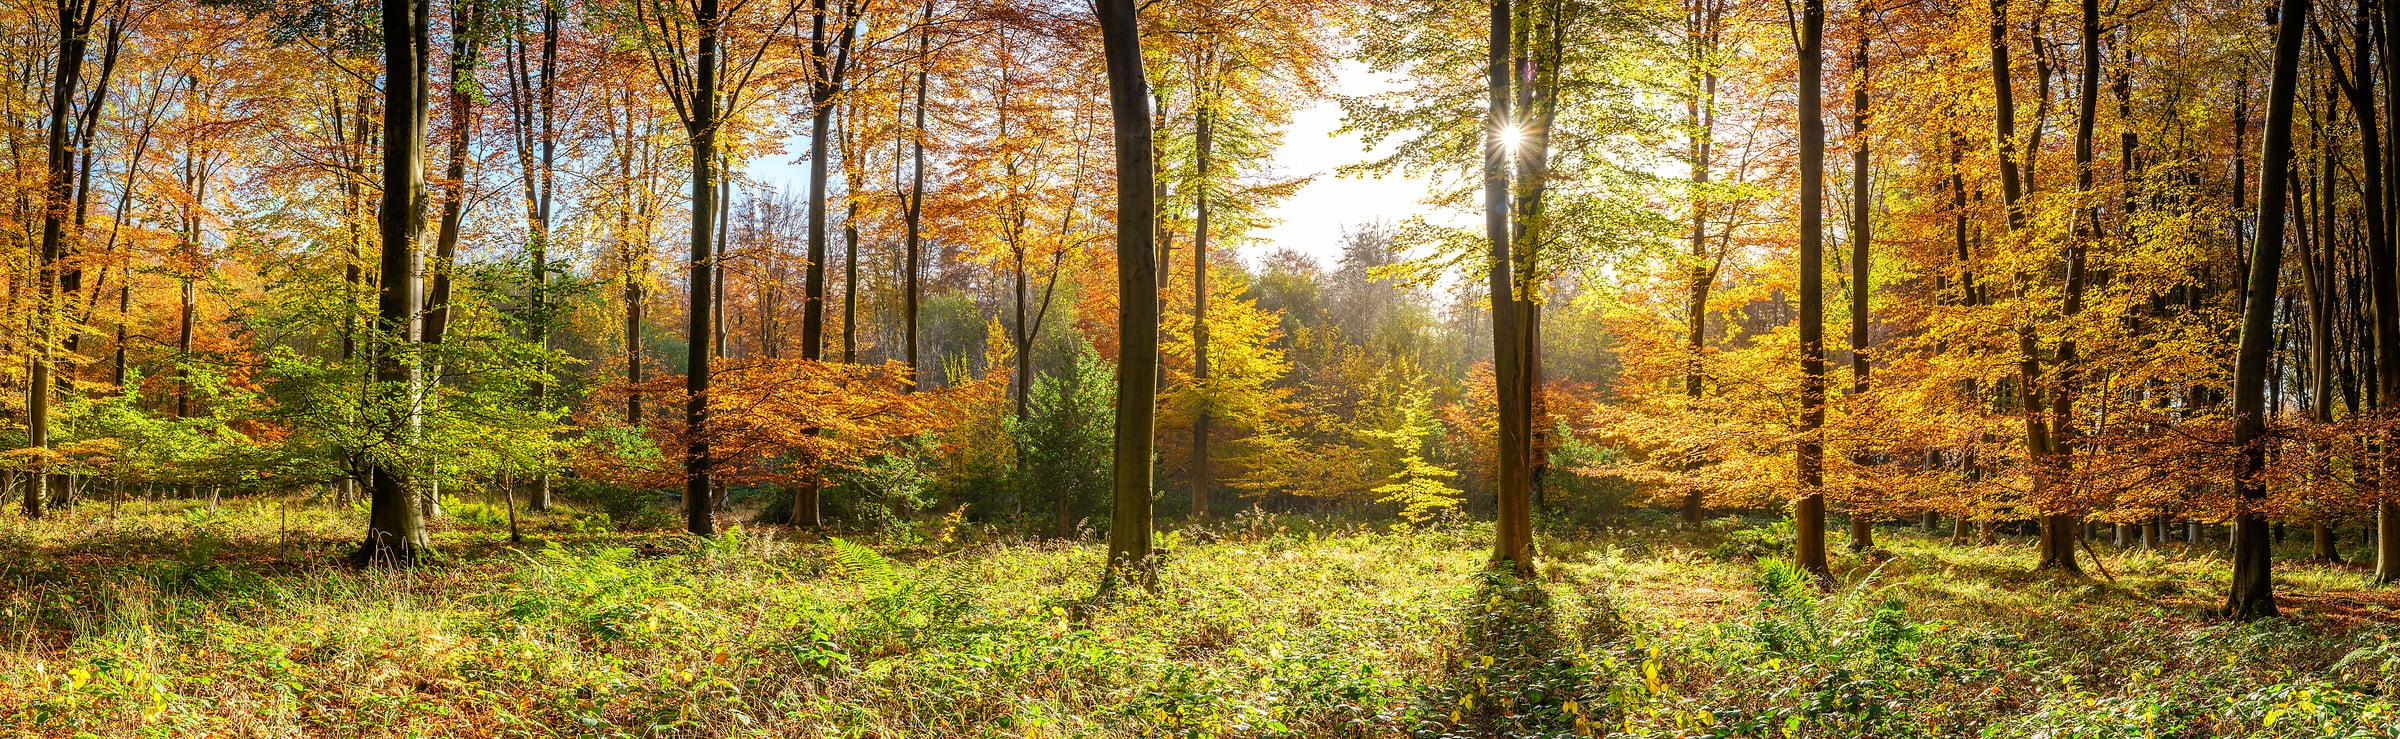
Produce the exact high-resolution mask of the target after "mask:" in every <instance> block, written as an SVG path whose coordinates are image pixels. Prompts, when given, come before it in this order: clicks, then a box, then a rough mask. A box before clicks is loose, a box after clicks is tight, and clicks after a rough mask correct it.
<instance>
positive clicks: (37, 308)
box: [25, 0, 100, 518]
mask: <svg viewBox="0 0 2400 739" xmlns="http://www.w3.org/2000/svg"><path fill="white" fill-rule="evenodd" d="M99 12H100V1H99V0H58V43H57V46H56V48H57V51H58V54H57V59H56V61H55V62H54V63H53V66H52V69H51V77H50V117H49V122H50V134H49V142H48V143H49V145H48V149H47V151H48V159H47V160H46V166H47V169H46V170H45V172H44V175H45V181H44V186H43V188H42V246H41V252H40V253H39V254H37V255H35V256H36V258H37V259H38V260H39V262H38V263H37V266H36V268H35V273H36V277H35V279H37V280H38V281H39V282H40V283H41V284H40V287H39V288H37V289H36V290H35V293H34V300H35V301H36V302H35V305H34V314H35V317H34V321H33V324H34V326H35V327H36V333H35V335H34V336H33V340H34V342H35V348H34V354H35V356H34V357H33V362H32V364H33V367H32V370H33V371H32V372H31V373H30V377H29V378H28V380H27V382H26V401H25V435H26V440H27V443H28V445H30V446H33V447H36V448H43V449H46V448H48V447H49V446H50V394H51V393H52V392H53V388H52V387H51V385H52V381H51V379H50V376H51V372H52V369H53V368H52V363H53V362H55V361H56V359H55V358H54V357H53V356H52V353H51V347H50V345H51V342H52V340H53V336H52V331H53V330H54V327H53V325H52V324H53V323H54V322H55V321H56V316H57V314H58V311H57V310H56V305H55V304H56V303H57V300H58V296H57V290H58V270H59V257H60V253H61V251H62V250H63V249H65V248H66V245H67V233H66V229H67V221H68V215H69V208H70V207H71V204H72V203H73V202H74V201H75V192H74V188H75V150H74V148H73V146H72V142H71V139H72V137H73V136H74V131H75V130H76V126H75V123H76V121H75V118H76V117H75V115H74V109H75V108H74V105H75V89H76V87H77V86H78V85H79V84H81V82H82V79H83V65H84V54H85V51H86V47H88V46H90V43H91V31H92V23H93V21H94V20H95V19H96V18H98V16H99ZM50 485H51V480H50V473H49V462H48V460H47V459H45V460H43V461H42V462H41V463H40V466H39V467H37V468H36V470H35V471H34V472H33V473H32V475H31V479H30V480H29V482H28V484H27V485H26V486H25V517H26V518H41V517H42V509H43V506H44V504H46V503H47V502H48V499H49V497H50Z"/></svg>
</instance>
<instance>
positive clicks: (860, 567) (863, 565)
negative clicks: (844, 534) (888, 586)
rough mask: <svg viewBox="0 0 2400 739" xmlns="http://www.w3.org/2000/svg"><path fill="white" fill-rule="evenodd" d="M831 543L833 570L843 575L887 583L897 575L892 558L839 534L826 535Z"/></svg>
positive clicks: (877, 582)
mask: <svg viewBox="0 0 2400 739" xmlns="http://www.w3.org/2000/svg"><path fill="white" fill-rule="evenodd" d="M825 541H826V543H828V544H831V545H833V570H834V572H835V574H839V575H841V576H843V577H853V578H858V579H861V580H866V581H868V582H871V583H876V584H883V583H889V582H891V581H892V579H893V578H894V577H895V576H896V575H897V570H896V569H895V568H894V567H893V566H892V560H890V559H889V558H886V557H884V556H883V555H882V554H878V553H876V551H875V550H873V549H869V548H867V547H866V546H865V545H861V544H858V543H855V542H852V541H850V540H847V539H843V538H841V537H839V536H832V537H826V539H825Z"/></svg>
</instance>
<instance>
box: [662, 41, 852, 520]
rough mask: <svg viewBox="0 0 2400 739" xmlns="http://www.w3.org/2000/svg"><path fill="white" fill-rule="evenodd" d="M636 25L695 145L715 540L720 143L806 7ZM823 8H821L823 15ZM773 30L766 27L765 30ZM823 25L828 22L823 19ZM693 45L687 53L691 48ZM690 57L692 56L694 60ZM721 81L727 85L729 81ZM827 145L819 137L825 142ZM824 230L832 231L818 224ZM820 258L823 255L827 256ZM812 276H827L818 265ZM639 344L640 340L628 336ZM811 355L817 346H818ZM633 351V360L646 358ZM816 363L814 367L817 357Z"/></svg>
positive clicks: (696, 460) (696, 474)
mask: <svg viewBox="0 0 2400 739" xmlns="http://www.w3.org/2000/svg"><path fill="white" fill-rule="evenodd" d="M633 1H634V14H635V20H636V22H637V23H638V24H639V26H640V30H641V31H642V32H643V34H644V36H645V37H646V38H645V40H646V41H647V43H645V44H643V46H642V48H643V50H644V51H645V52H647V53H648V55H649V57H650V67H651V70H652V71H653V73H655V74H656V75H657V77H658V83H659V86H660V87H662V88H665V90H666V92H667V94H668V96H669V99H670V100H672V101H673V102H674V104H675V115H676V118H678V119H679V120H681V121H682V122H683V128H684V135H685V137H686V139H687V141H688V142H689V143H690V145H691V150H692V153H691V167H692V181H691V193H692V195H691V204H692V220H691V237H692V238H691V244H692V251H691V270H690V282H689V283H688V284H689V286H690V291H691V302H690V305H691V309H690V311H689V316H688V319H689V320H688V321H687V322H686V325H687V327H688V331H687V333H686V336H687V337H688V340H687V341H686V351H685V354H684V356H685V366H686V369H685V371H684V392H685V394H686V398H685V400H684V429H685V431H684V437H685V441H684V460H683V462H684V472H685V475H686V479H685V481H684V492H683V508H684V526H685V529H686V530H688V531H690V532H691V533H692V534H694V535H696V536H711V535H714V534H715V533H716V530H717V529H716V519H715V517H714V516H713V515H712V513H713V511H712V505H711V500H712V497H711V494H712V492H713V490H714V488H713V486H712V485H711V484H710V483H709V468H710V465H711V464H713V462H714V460H713V459H712V458H711V457H710V456H709V451H708V438H709V433H710V431H709V427H708V412H709V399H708V383H709V373H710V366H709V364H710V362H709V360H710V359H711V354H712V349H713V347H712V344H713V342H712V341H710V337H711V336H712V335H713V334H714V331H715V328H716V324H715V321H714V319H713V317H712V311H713V309H714V306H715V304H714V302H713V300H712V298H711V288H712V286H713V285H714V282H715V277H716V268H717V265H716V259H715V247H716V235H715V233H716V232H715V228H714V226H715V214H716V210H717V207H716V206H717V204H716V197H717V178H718V177H719V173H718V172H717V162H718V151H717V140H718V135H719V134H721V133H723V129H724V127H725V124H726V122H727V121H728V120H729V119H730V118H731V114H733V113H736V112H738V111H740V110H741V105H742V103H743V102H744V101H743V98H742V93H743V92H744V91H745V88H747V87H748V86H749V83H750V80H751V79H752V78H753V76H754V75H755V74H756V73H757V72H758V69H759V64H760V62H761V61H762V60H763V59H764V58H765V57H766V55H767V52H768V51H769V50H770V49H772V48H773V47H774V46H775V42H776V39H777V38H778V36H779V35H780V34H781V33H782V32H783V27H784V26H786V25H789V24H790V23H791V20H792V18H793V17H794V16H797V15H798V14H799V13H800V9H801V8H802V7H804V6H801V5H799V4H798V3H797V2H794V3H791V4H790V5H789V6H788V7H787V8H786V9H784V10H783V11H782V14H781V15H780V16H777V15H775V10H774V9H773V8H771V7H764V6H751V5H749V4H748V3H746V2H744V3H736V4H735V7H736V8H737V9H750V8H753V7H756V8H758V9H757V10H756V11H754V12H752V13H750V14H747V15H742V16H737V17H733V18H728V17H725V16H723V15H721V14H720V13H719V12H718V10H719V8H718V4H717V0H676V6H675V7H673V8H670V7H669V6H668V0H633ZM823 5H824V2H823V0H818V6H819V9H820V10H821V9H822V6H823ZM761 21H764V22H761ZM819 22H820V23H822V22H823V20H822V17H820V19H819ZM741 26H749V29H748V30H749V31H750V32H751V34H753V35H754V36H755V38H753V39H751V42H752V45H751V47H750V48H747V49H745V48H742V46H741V45H739V44H738V43H737V44H735V45H734V46H733V48H732V49H731V51H732V53H730V54H727V53H726V51H728V50H727V49H726V48H725V47H726V41H728V40H729V35H728V34H727V33H726V31H727V29H728V28H729V27H736V28H738V27H741ZM687 44H688V46H687ZM687 50H688V53H687ZM720 75H722V76H723V77H724V79H722V80H720V79H719V76H720ZM823 139H824V137H823V135H822V132H821V130H820V135H819V136H818V140H819V141H820V142H822V141H823ZM818 161H819V164H818V165H817V170H816V172H817V178H818V179H819V180H820V181H821V180H822V179H823V166H824V165H823V164H822V162H823V159H822V158H821V157H820V158H819V159H818ZM817 218H818V221H817V223H819V224H821V223H823V220H822V216H818V217H817ZM817 256H820V257H821V256H822V253H821V251H820V253H819V254H818V255H817ZM811 269H820V268H819V267H815V266H812V267H811ZM628 338H629V339H632V340H634V341H636V342H638V337H632V336H629V337H628ZM811 338H812V341H810V342H809V344H808V345H809V346H814V345H815V341H813V338H814V337H811ZM639 347H640V345H639V344H638V343H634V344H633V345H632V346H631V347H629V350H630V351H637V352H638V351H639V350H640V348H639ZM809 358H810V359H814V358H815V356H814V355H813V354H812V355H810V356H809Z"/></svg>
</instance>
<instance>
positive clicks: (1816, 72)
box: [1792, 0, 1833, 583]
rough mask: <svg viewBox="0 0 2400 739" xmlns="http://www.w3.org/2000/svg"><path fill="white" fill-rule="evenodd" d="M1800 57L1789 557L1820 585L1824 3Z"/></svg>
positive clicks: (1810, 6) (1809, 14) (1816, 6)
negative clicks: (1796, 397) (1796, 411)
mask: <svg viewBox="0 0 2400 739" xmlns="http://www.w3.org/2000/svg"><path fill="white" fill-rule="evenodd" d="M1800 7H1801V20H1800V36H1799V39H1798V41H1799V44H1800V48H1799V54H1800V100H1799V103H1800V109H1799V113H1800V433H1801V437H1800V442H1799V444H1798V449H1797V450H1796V451H1795V456H1796V457H1797V459H1796V462H1797V465H1796V467H1797V470H1798V473H1799V475H1798V477H1799V480H1798V482H1799V486H1800V500H1799V502H1798V503H1797V504H1796V505H1794V506H1793V509H1792V515H1793V520H1794V522H1795V533H1796V537H1795V538H1796V541H1795V542H1794V545H1793V547H1792V556H1793V559H1794V560H1796V564H1798V565H1799V566H1800V568H1801V569H1804V570H1807V571H1808V572H1809V574H1811V575H1814V576H1815V577H1816V578H1817V579H1818V581H1819V582H1820V583H1830V582H1832V579H1833V570H1832V568H1831V567H1829V566H1828V565H1827V564H1826V562H1825V443H1824V441H1823V439H1822V437H1819V436H1818V433H1819V431H1820V430H1821V429H1823V428H1824V426H1825V103H1824V86H1825V79H1824V75H1825V53H1824V51H1825V49H1824V43H1825V2H1824V0H1802V3H1801V6H1800Z"/></svg>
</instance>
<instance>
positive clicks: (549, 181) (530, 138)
mask: <svg viewBox="0 0 2400 739" xmlns="http://www.w3.org/2000/svg"><path fill="white" fill-rule="evenodd" d="M538 7H539V8H540V13H539V15H540V16H541V35H540V39H541V42H540V49H539V50H538V52H536V50H534V49H531V48H528V47H530V46H532V45H533V44H532V42H531V41H530V40H529V39H527V38H525V20H526V19H525V18H524V16H523V14H519V15H517V16H515V17H514V18H513V20H514V21H515V23H514V24H513V26H512V27H511V28H510V29H509V30H510V33H508V34H507V45H508V55H507V58H506V60H505V61H506V64H505V65H504V66H505V68H504V69H502V70H501V72H502V74H501V76H503V77H505V78H507V87H508V91H509V122H510V124H511V128H512V131H513V132H514V134H515V135H514V136H513V137H512V143H513V144H514V145H515V149H516V154H517V169H518V171H519V172H520V173H521V176H520V179H521V180H522V181H523V187H524V196H525V203H524V207H525V232H526V233H525V261H526V266H528V267H530V268H531V271H532V274H533V279H532V281H531V284H529V285H528V286H527V289H526V296H525V302H526V304H527V311H526V312H527V313H529V314H530V315H531V317H532V320H530V321H528V330H530V331H531V332H532V334H533V341H534V343H535V344H537V345H539V346H540V347H541V348H544V349H548V348H549V347H550V323H551V320H552V317H551V315H550V303H549V298H550V292H549V291H550V215H551V205H552V203H551V198H552V197H553V196H554V195H556V194H557V187H556V185H555V183H556V182H557V173H558V130H557V121H556V119H557V112H558V26H559V9H558V5H557V2H556V0H539V2H538ZM612 128H613V126H612ZM637 333H638V332H637ZM635 351H637V352H638V347H637V348H636V349H635ZM533 403H534V405H536V406H540V407H545V408H546V407H547V406H548V405H549V404H550V386H549V384H548V383H540V382H537V383H535V384H534V386H533ZM529 503H530V505H531V506H532V508H533V509H534V510H536V511H546V510H550V470H549V468H548V467H547V466H545V467H543V468H542V470H541V472H540V473H539V474H537V475H536V476H535V477H534V484H533V499H532V500H531V501H529Z"/></svg>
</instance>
